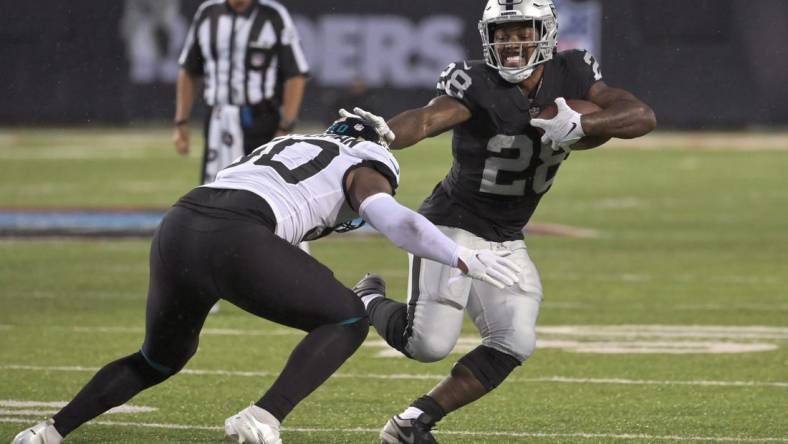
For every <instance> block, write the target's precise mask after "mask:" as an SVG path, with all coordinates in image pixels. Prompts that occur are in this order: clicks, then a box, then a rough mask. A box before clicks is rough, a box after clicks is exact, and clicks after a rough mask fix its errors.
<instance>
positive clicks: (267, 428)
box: [224, 405, 282, 444]
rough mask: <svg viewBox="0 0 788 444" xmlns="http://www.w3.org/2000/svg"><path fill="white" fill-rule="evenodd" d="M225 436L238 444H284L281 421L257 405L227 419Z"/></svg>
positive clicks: (225, 421)
mask: <svg viewBox="0 0 788 444" xmlns="http://www.w3.org/2000/svg"><path fill="white" fill-rule="evenodd" d="M224 436H225V438H228V439H229V440H230V441H232V442H235V443H238V444H282V438H280V437H279V421H278V420H277V419H276V418H274V416H273V415H271V414H270V413H268V412H267V411H265V410H264V409H261V408H260V407H257V406H256V405H250V406H249V407H247V408H245V409H243V410H241V411H240V412H238V413H236V414H235V415H233V416H231V417H229V418H227V419H225V420H224Z"/></svg>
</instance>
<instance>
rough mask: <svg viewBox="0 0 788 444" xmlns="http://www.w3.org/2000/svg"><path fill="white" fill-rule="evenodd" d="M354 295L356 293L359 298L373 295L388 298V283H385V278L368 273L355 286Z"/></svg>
mask: <svg viewBox="0 0 788 444" xmlns="http://www.w3.org/2000/svg"><path fill="white" fill-rule="evenodd" d="M353 293H356V296H358V297H364V296H369V295H371V294H379V295H381V296H386V281H384V280H383V277H382V276H380V275H377V274H374V273H367V274H365V275H364V277H363V278H361V280H360V281H358V283H356V285H355V286H353Z"/></svg>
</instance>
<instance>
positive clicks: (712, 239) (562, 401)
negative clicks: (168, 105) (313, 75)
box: [0, 129, 788, 444]
mask: <svg viewBox="0 0 788 444" xmlns="http://www.w3.org/2000/svg"><path fill="white" fill-rule="evenodd" d="M194 133H195V135H196V131H194ZM193 143H194V146H195V147H196V148H198V149H196V150H195V151H198V152H199V147H200V146H201V144H200V143H201V142H200V141H199V140H194V141H193ZM448 143H449V139H448V138H447V137H440V138H437V139H434V140H431V141H428V142H424V143H422V144H421V145H420V146H418V147H416V148H413V149H410V150H407V151H405V152H401V153H398V154H397V157H398V159H399V160H400V162H401V165H402V171H403V174H402V187H401V190H400V192H399V193H398V198H399V199H400V200H401V201H402V202H404V203H405V204H406V205H408V206H410V207H416V206H417V205H418V204H419V202H420V201H421V199H422V198H423V197H425V196H426V195H427V194H428V192H429V190H430V189H431V188H432V186H433V185H434V184H435V183H436V182H437V181H438V180H439V179H440V178H441V177H442V175H443V174H445V172H446V171H447V170H448V166H449V161H450V159H449V146H448ZM763 148H764V149H762V150H761V149H755V150H748V151H739V150H734V149H706V150H690V149H681V148H670V149H656V150H654V149H651V150H639V149H631V148H626V147H620V146H619V147H611V148H605V149H600V150H596V151H590V152H578V153H574V154H573V155H572V156H571V157H570V159H569V160H568V161H566V162H565V163H564V165H563V166H562V168H561V172H560V173H559V174H558V176H557V179H556V181H555V185H554V187H553V189H552V190H551V192H550V193H549V194H548V196H547V197H545V199H544V200H543V202H542V204H541V206H540V208H539V209H538V211H537V213H536V215H535V218H534V219H535V221H537V222H540V223H550V224H562V225H569V226H573V227H578V228H585V229H589V230H593V232H594V233H596V235H595V236H593V237H584V238H574V237H557V236H533V237H530V238H529V239H528V240H527V242H528V246H529V250H530V254H531V256H532V258H533V259H534V261H535V262H536V264H537V266H538V267H539V268H540V271H541V274H542V280H543V284H544V289H545V303H544V304H543V306H542V312H541V316H540V322H539V343H538V349H537V352H536V353H535V354H534V356H533V357H531V359H530V360H528V361H527V362H526V364H525V365H523V366H522V367H521V368H519V369H518V370H516V371H515V373H514V374H513V375H512V376H511V378H510V379H509V380H508V381H507V382H505V383H504V384H503V385H502V386H501V387H500V388H498V389H497V390H496V391H495V392H493V393H491V394H490V395H488V396H487V397H485V398H483V399H482V400H481V401H479V402H477V403H475V404H472V405H470V406H468V407H467V408H465V409H462V410H460V411H457V412H455V413H454V414H452V415H449V416H448V417H447V418H446V419H445V420H444V421H442V422H441V423H440V424H439V429H438V432H437V433H436V437H437V438H438V439H439V440H440V441H441V442H443V443H516V442H534V443H537V442H538V443H558V442H562V443H566V442H580V443H651V442H788V414H787V413H786V412H788V349H787V347H788V290H786V288H788V265H787V263H788V262H787V261H786V258H788V186H786V185H787V182H786V179H785V177H786V176H785V171H788V150H785V149H773V148H775V147H773V146H768V147H767V146H764V147H763ZM766 148H771V149H766ZM783 148H785V147H783ZM0 168H1V169H2V174H0V207H5V208H9V207H11V208H23V207H124V208H127V207H145V208H166V207H167V206H169V205H170V204H171V203H172V202H173V201H174V200H175V199H177V198H178V197H179V196H180V195H181V194H183V193H184V192H186V191H187V190H188V189H190V188H191V187H192V186H193V184H194V183H195V182H196V178H197V169H198V155H197V153H194V154H192V156H190V157H188V158H179V157H177V156H176V155H175V154H174V151H173V149H172V147H171V145H170V142H169V133H168V132H167V131H165V130H159V129H144V130H127V129H124V130H114V129H101V130H79V129H71V130H20V129H11V130H9V129H6V130H0ZM312 249H313V254H314V255H315V256H316V257H317V258H318V259H320V260H321V261H323V262H324V263H326V264H327V265H328V266H329V267H331V268H332V269H333V270H334V271H335V273H336V275H337V276H338V277H339V279H340V280H342V281H343V282H345V283H346V284H348V285H352V284H353V283H354V282H355V281H356V280H358V278H359V277H360V276H361V275H362V274H363V273H364V272H365V271H375V272H378V273H381V274H383V275H384V276H385V277H386V278H387V280H388V285H389V289H390V295H392V296H398V297H400V298H402V297H403V296H404V292H405V287H406V279H407V270H406V266H407V258H406V255H405V253H404V252H402V251H400V250H397V249H396V248H395V247H392V246H390V245H388V244H387V243H386V241H384V240H383V239H382V238H378V237H357V236H356V237H353V236H347V235H343V236H337V237H334V238H328V239H326V240H321V241H318V242H316V243H313V244H312ZM147 251H148V242H147V240H145V239H139V238H136V239H77V238H68V239H65V238H61V239H52V238H46V239H29V238H25V239H13V238H6V239H0V442H9V441H10V440H11V438H12V437H13V436H14V434H16V433H17V432H18V431H19V430H21V429H22V428H23V427H25V426H27V425H31V424H33V423H34V422H37V421H38V420H40V419H41V418H44V417H46V416H48V415H50V414H51V412H53V411H54V410H56V409H57V408H56V404H52V403H56V402H65V401H68V400H69V399H71V397H72V396H73V395H74V394H75V393H76V391H77V390H78V389H79V388H80V387H81V386H82V385H83V384H84V383H85V382H86V381H87V380H88V378H89V377H90V376H92V373H93V371H95V370H96V369H97V368H98V367H100V366H102V365H103V364H105V363H107V362H109V361H110V360H113V359H115V358H118V357H120V356H125V355H126V354H129V353H132V352H134V351H136V350H137V349H138V347H139V345H140V344H141V340H142V332H143V320H144V304H145V293H146V288H147ZM301 336H302V334H301V333H300V332H298V331H294V330H289V329H286V328H284V327H280V326H278V325H275V324H272V323H269V322H266V321H262V320H260V319H258V318H255V317H253V316H251V315H248V314H246V313H244V312H241V311H240V310H238V309H235V308H234V307H232V306H230V305H229V304H226V303H225V304H224V306H223V308H222V312H221V313H220V314H219V315H216V316H212V317H210V318H209V319H208V322H207V324H206V330H205V331H204V332H203V335H202V340H201V344H200V350H199V352H198V354H197V355H196V356H195V357H194V359H193V360H192V361H191V362H190V363H189V365H188V366H187V370H186V371H185V372H184V373H182V374H180V375H178V376H175V377H173V378H172V379H171V380H169V381H167V382H166V383H164V384H162V385H160V386H158V387H154V388H153V389H151V390H149V391H147V392H144V393H142V394H140V395H139V396H137V397H136V398H134V399H133V400H132V401H131V403H130V404H131V405H132V406H137V407H149V408H150V409H142V410H132V412H131V413H128V412H127V413H113V414H106V415H103V416H101V417H99V418H97V419H96V420H95V421H94V422H93V423H90V424H88V425H85V426H83V427H82V428H80V429H78V430H77V431H76V432H74V433H73V434H72V435H70V436H69V438H68V440H67V441H66V442H69V443H96V442H111V443H152V442H167V443H175V442H178V443H181V442H221V440H222V429H221V426H222V424H223V421H224V418H225V417H227V416H229V415H230V414H232V413H234V412H236V411H238V410H240V409H241V408H243V407H245V406H247V405H248V404H249V403H250V402H252V401H255V400H257V399H258V398H259V396H260V395H261V394H262V393H263V391H264V390H265V389H266V388H267V386H268V385H269V384H270V383H271V382H272V381H273V378H274V377H275V375H276V373H277V372H278V370H279V369H280V368H281V367H282V365H283V363H284V361H285V360H286V358H287V356H288V353H289V351H290V350H291V348H292V347H293V346H294V345H295V344H296V343H297V342H298V340H299V339H300V338H301ZM477 343H478V339H477V336H476V334H475V331H474V329H473V327H472V324H471V323H470V322H468V323H467V325H466V328H465V330H464V333H463V337H462V338H461V340H460V343H459V344H458V346H457V349H455V354H453V355H452V356H451V357H450V358H448V359H446V360H444V361H442V362H439V363H434V364H420V363H417V362H412V361H409V360H406V359H404V358H399V357H393V356H391V354H390V353H387V349H386V347H385V346H384V345H383V344H382V342H381V340H380V338H379V337H378V336H377V334H376V333H374V332H371V333H370V335H369V337H368V339H367V341H366V343H365V344H364V346H362V347H361V349H360V350H359V351H358V352H357V354H356V355H354V356H353V357H352V358H351V359H350V360H349V361H348V362H347V363H346V364H345V365H344V366H343V367H342V368H341V369H340V371H339V373H338V374H337V375H335V377H333V378H331V379H330V380H329V381H328V382H327V383H326V384H325V385H324V386H323V387H321V388H320V389H319V390H317V391H316V392H315V393H314V394H313V395H312V396H310V397H309V398H307V399H306V401H304V402H303V403H302V404H301V405H300V406H298V407H297V408H296V410H295V411H294V412H293V414H292V415H291V416H290V417H289V418H288V419H287V421H286V422H285V424H284V426H285V428H284V432H283V439H284V441H285V442H286V443H315V444H317V443H321V444H323V443H372V442H376V440H375V439H376V436H377V430H378V429H379V428H380V427H381V426H382V425H383V423H384V422H385V421H386V419H387V418H388V417H389V416H390V415H392V414H394V413H397V412H399V411H400V410H401V409H403V408H404V407H405V406H407V405H408V404H409V403H410V401H412V400H413V399H414V398H416V397H418V396H420V395H422V394H423V393H425V392H426V391H427V390H429V389H430V388H431V387H432V386H433V385H434V383H435V382H437V381H438V380H439V379H440V378H441V377H442V376H443V375H444V374H446V372H447V371H448V370H449V369H450V368H451V366H452V364H453V363H454V361H455V360H456V359H457V358H459V357H460V356H461V353H462V352H463V351H464V350H468V349H469V348H471V347H474V346H475V345H476V344H477Z"/></svg>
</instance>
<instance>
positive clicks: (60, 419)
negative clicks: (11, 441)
mask: <svg viewBox="0 0 788 444" xmlns="http://www.w3.org/2000/svg"><path fill="white" fill-rule="evenodd" d="M169 376H170V375H168V374H167V375H165V374H163V373H160V372H158V371H157V370H155V369H154V368H153V367H151V366H150V365H149V364H148V362H147V361H146V360H145V358H144V357H143V356H142V354H141V353H140V352H137V353H134V354H133V355H129V356H126V357H125V358H121V359H118V360H117V361H114V362H110V363H109V364H107V365H105V366H104V367H103V368H102V369H101V370H99V371H98V372H97V373H96V374H95V375H94V376H93V379H91V380H90V382H88V383H87V385H85V387H83V388H82V390H80V392H79V393H77V396H75V397H74V399H73V400H71V402H69V403H68V404H67V405H66V406H65V407H63V409H62V410H60V411H59V412H58V413H57V414H56V415H55V416H53V417H52V419H54V420H55V429H57V431H58V432H59V433H60V435H61V436H64V437H65V436H66V435H68V434H69V433H71V432H72V431H73V430H74V429H76V428H77V427H79V426H80V425H82V424H84V423H86V422H88V421H90V420H91V419H93V418H95V417H96V416H98V415H100V414H102V413H104V412H106V411H107V410H109V409H111V408H113V407H117V406H119V405H121V404H123V403H125V402H126V401H128V400H129V399H131V398H132V397H134V395H136V394H137V393H139V392H141V391H143V390H145V389H146V388H148V387H152V386H154V385H156V384H158V383H160V382H162V381H164V380H165V379H167V378H168V377H169Z"/></svg>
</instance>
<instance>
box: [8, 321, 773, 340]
mask: <svg viewBox="0 0 788 444" xmlns="http://www.w3.org/2000/svg"><path fill="white" fill-rule="evenodd" d="M3 327H5V328H6V329H8V328H11V327H10V326H7V325H0V329H2V328H3ZM55 328H59V329H64V330H67V331H73V332H79V333H95V332H99V333H143V332H144V331H145V330H144V328H143V327H142V326H139V327H123V326H95V327H55ZM536 332H537V333H538V334H539V335H551V336H552V335H558V336H571V337H611V338H622V337H629V338H642V337H652V338H677V337H680V338H727V339H731V340H733V339H738V340H741V339H788V327H772V326H763V325H742V326H735V325H660V324H647V325H637V324H629V325H544V326H540V327H536ZM202 334H204V335H216V336H290V335H292V336H298V335H304V334H305V333H304V332H302V331H300V330H295V329H290V328H274V329H267V330H245V329H231V328H204V329H203V330H202Z"/></svg>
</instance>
